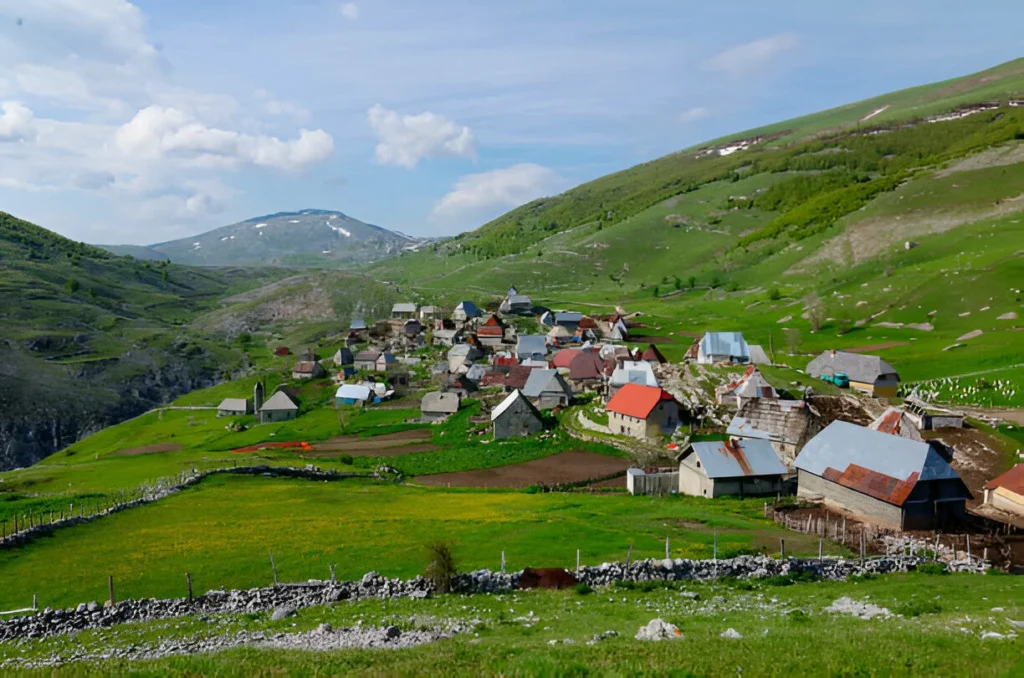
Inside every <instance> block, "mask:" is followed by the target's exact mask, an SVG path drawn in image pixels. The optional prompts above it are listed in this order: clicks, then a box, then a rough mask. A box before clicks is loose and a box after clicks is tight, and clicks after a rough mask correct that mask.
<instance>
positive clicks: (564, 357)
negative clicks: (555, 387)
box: [551, 348, 583, 370]
mask: <svg viewBox="0 0 1024 678" xmlns="http://www.w3.org/2000/svg"><path fill="white" fill-rule="evenodd" d="M582 354H583V349H579V348H563V349H562V350H560V351H555V353H554V355H552V356H551V367H553V368H555V369H564V370H568V369H569V365H571V364H572V361H573V359H575V358H576V356H578V355H582Z"/></svg>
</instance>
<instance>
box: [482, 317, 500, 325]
mask: <svg viewBox="0 0 1024 678" xmlns="http://www.w3.org/2000/svg"><path fill="white" fill-rule="evenodd" d="M481 327H504V325H502V324H501V318H499V317H498V316H496V315H492V316H491V317H490V318H488V319H487V320H485V321H484V324H483V325H482V326H481Z"/></svg>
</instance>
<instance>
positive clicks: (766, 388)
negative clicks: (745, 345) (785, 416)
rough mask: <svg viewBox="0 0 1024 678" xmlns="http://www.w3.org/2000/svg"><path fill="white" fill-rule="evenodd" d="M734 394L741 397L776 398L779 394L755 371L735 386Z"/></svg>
mask: <svg viewBox="0 0 1024 678" xmlns="http://www.w3.org/2000/svg"><path fill="white" fill-rule="evenodd" d="M735 392H736V395H738V396H740V397H741V398H778V397H779V394H778V393H777V392H776V391H775V387H774V386H772V385H771V384H769V383H768V380H767V379H765V378H764V377H763V376H761V373H760V372H757V371H755V372H754V373H753V374H752V375H750V376H749V377H747V378H746V379H743V383H741V384H740V385H739V386H738V387H737V388H736V391H735Z"/></svg>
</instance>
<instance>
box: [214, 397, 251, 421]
mask: <svg viewBox="0 0 1024 678" xmlns="http://www.w3.org/2000/svg"><path fill="white" fill-rule="evenodd" d="M243 414H252V403H251V402H250V401H249V400H248V399H247V398H225V399H224V400H222V401H221V403H220V405H218V406H217V416H218V417H236V416H239V415H243Z"/></svg>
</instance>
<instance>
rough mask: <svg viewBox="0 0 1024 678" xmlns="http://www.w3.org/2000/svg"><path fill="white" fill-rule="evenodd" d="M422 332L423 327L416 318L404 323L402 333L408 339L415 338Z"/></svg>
mask: <svg viewBox="0 0 1024 678" xmlns="http://www.w3.org/2000/svg"><path fill="white" fill-rule="evenodd" d="M422 331H423V325H422V324H421V323H420V321H419V320H416V319H415V318H411V319H409V320H406V321H405V322H404V323H402V332H403V333H404V334H405V336H406V338H412V337H415V336H417V335H419V333H420V332H422Z"/></svg>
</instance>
